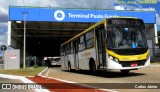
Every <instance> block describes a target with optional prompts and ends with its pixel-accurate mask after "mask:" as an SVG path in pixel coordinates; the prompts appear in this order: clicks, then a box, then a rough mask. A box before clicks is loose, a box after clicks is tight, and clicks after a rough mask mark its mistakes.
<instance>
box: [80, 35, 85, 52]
mask: <svg viewBox="0 0 160 92" xmlns="http://www.w3.org/2000/svg"><path fill="white" fill-rule="evenodd" d="M84 49H85V39H84V35H83V36H81V37H80V43H79V51H82V50H84Z"/></svg>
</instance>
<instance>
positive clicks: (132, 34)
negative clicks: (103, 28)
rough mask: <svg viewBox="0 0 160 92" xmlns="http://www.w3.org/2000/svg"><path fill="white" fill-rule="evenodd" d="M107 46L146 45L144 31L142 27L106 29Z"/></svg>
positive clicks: (133, 46) (142, 46)
mask: <svg viewBox="0 0 160 92" xmlns="http://www.w3.org/2000/svg"><path fill="white" fill-rule="evenodd" d="M107 47H109V48H144V47H147V40H146V37H145V31H144V30H143V29H142V28H138V27H137V28H128V27H124V28H118V27H112V28H108V29H107Z"/></svg>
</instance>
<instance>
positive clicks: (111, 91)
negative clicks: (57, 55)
mask: <svg viewBox="0 0 160 92" xmlns="http://www.w3.org/2000/svg"><path fill="white" fill-rule="evenodd" d="M41 77H44V78H49V79H53V80H57V81H61V82H66V83H74V84H75V85H79V86H83V87H90V88H94V89H97V90H102V91H109V92H118V91H115V90H109V89H103V88H100V87H94V86H90V85H85V84H78V83H77V82H73V81H68V80H63V79H58V78H53V77H47V76H41Z"/></svg>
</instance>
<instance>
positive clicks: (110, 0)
mask: <svg viewBox="0 0 160 92" xmlns="http://www.w3.org/2000/svg"><path fill="white" fill-rule="evenodd" d="M119 1H124V2H125V3H123V4H122V3H121V4H120V2H119ZM128 1H133V2H135V4H126V2H128ZM139 1H156V2H157V3H156V4H140V2H139ZM9 6H34V7H53V8H54V7H61V8H92V9H111V10H144V11H148V10H154V11H155V12H156V23H157V26H158V28H157V29H158V30H160V0H0V45H3V44H4V45H7V25H8V24H7V23H8V9H9Z"/></svg>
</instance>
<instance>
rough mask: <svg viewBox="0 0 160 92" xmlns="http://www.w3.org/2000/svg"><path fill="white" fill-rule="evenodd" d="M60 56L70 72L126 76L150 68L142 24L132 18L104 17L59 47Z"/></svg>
mask: <svg viewBox="0 0 160 92" xmlns="http://www.w3.org/2000/svg"><path fill="white" fill-rule="evenodd" d="M60 53H61V66H62V68H64V69H68V70H69V71H71V70H72V69H75V70H79V69H80V70H90V71H91V72H92V73H93V74H96V73H97V70H107V71H109V70H120V71H121V72H122V73H129V71H130V70H137V69H139V68H143V67H146V66H149V65H150V56H149V49H148V45H147V39H146V32H145V25H144V22H143V20H141V19H139V18H132V17H116V18H106V19H104V20H102V21H100V22H98V23H96V24H94V25H93V26H91V27H89V28H88V29H86V30H84V31H83V32H81V33H79V34H78V35H76V36H74V37H73V38H71V39H69V40H68V41H66V42H64V43H63V44H61V51H60Z"/></svg>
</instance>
